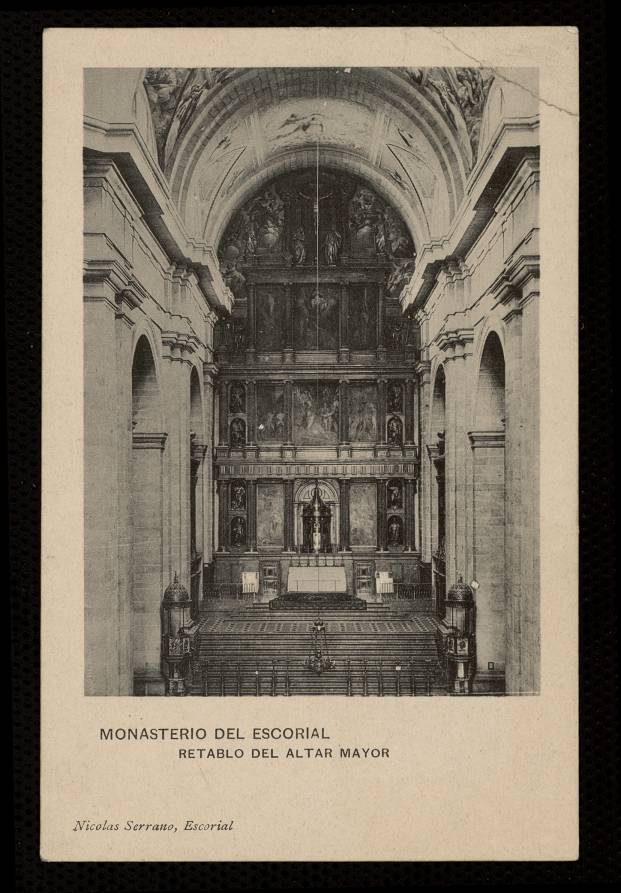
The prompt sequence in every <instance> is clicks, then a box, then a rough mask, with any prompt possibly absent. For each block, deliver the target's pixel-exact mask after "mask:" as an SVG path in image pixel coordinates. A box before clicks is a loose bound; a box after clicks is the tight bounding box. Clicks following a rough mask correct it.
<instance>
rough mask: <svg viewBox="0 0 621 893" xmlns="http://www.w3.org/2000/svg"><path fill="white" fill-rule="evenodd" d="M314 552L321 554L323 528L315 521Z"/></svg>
mask: <svg viewBox="0 0 621 893" xmlns="http://www.w3.org/2000/svg"><path fill="white" fill-rule="evenodd" d="M313 552H321V528H320V524H319V521H313Z"/></svg>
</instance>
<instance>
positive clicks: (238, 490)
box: [231, 481, 246, 512]
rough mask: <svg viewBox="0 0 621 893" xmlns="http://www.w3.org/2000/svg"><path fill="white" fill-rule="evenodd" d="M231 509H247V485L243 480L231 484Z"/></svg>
mask: <svg viewBox="0 0 621 893" xmlns="http://www.w3.org/2000/svg"><path fill="white" fill-rule="evenodd" d="M231 509H232V510H233V511H235V512H245V511H246V485H245V484H244V482H243V481H233V483H232V484H231Z"/></svg>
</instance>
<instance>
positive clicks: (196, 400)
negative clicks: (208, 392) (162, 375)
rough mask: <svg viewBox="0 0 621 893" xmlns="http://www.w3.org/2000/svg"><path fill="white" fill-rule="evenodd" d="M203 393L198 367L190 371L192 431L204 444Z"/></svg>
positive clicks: (193, 367)
mask: <svg viewBox="0 0 621 893" xmlns="http://www.w3.org/2000/svg"><path fill="white" fill-rule="evenodd" d="M204 429H205V426H204V416H203V393H202V389H201V383H200V377H199V374H198V370H197V368H196V366H192V369H191V371H190V430H191V432H192V433H193V434H194V436H195V437H196V438H197V439H198V440H199V441H200V442H201V443H202V442H203V436H204Z"/></svg>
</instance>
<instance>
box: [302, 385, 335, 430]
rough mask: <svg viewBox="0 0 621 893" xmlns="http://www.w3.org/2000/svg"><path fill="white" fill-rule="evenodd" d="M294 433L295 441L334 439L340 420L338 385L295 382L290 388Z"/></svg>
mask: <svg viewBox="0 0 621 893" xmlns="http://www.w3.org/2000/svg"><path fill="white" fill-rule="evenodd" d="M293 399H294V436H295V439H296V442H297V443H307V444H328V443H336V442H337V438H338V423H339V396H338V386H337V385H336V384H332V383H323V384H321V383H319V382H317V383H312V384H298V385H296V386H295V388H294V391H293Z"/></svg>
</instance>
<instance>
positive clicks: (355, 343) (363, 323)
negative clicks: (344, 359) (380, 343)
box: [348, 285, 377, 350]
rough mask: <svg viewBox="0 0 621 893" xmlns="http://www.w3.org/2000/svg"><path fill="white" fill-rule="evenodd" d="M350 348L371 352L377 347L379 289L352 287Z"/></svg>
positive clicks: (364, 286) (349, 327) (350, 297)
mask: <svg viewBox="0 0 621 893" xmlns="http://www.w3.org/2000/svg"><path fill="white" fill-rule="evenodd" d="M348 329H349V347H351V349H352V350H371V349H374V348H375V347H377V289H376V287H375V286H368V285H360V286H351V287H350V292H349V326H348Z"/></svg>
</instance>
